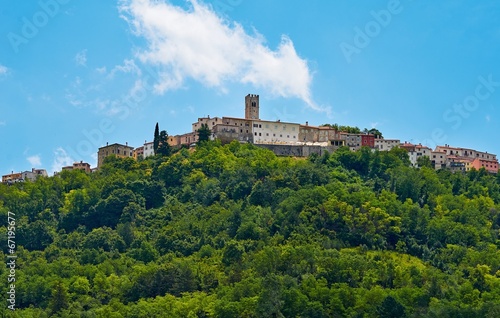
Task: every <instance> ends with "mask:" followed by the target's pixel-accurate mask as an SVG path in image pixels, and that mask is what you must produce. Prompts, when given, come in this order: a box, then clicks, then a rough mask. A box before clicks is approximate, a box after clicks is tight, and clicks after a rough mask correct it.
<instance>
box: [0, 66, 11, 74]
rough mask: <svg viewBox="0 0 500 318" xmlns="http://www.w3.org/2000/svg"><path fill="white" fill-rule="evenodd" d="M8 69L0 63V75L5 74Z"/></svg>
mask: <svg viewBox="0 0 500 318" xmlns="http://www.w3.org/2000/svg"><path fill="white" fill-rule="evenodd" d="M8 71H9V69H8V68H7V67H6V66H3V65H2V64H0V75H4V74H7V72H8Z"/></svg>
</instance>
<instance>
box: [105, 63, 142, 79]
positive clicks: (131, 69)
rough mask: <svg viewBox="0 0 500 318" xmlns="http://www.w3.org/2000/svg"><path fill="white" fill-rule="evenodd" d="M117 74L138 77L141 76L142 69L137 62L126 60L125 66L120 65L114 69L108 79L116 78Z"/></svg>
mask: <svg viewBox="0 0 500 318" xmlns="http://www.w3.org/2000/svg"><path fill="white" fill-rule="evenodd" d="M117 73H124V74H129V73H132V74H135V75H137V76H141V74H142V72H141V69H140V68H139V67H138V66H137V65H136V64H135V61H134V60H132V59H126V60H124V61H123V64H119V65H116V66H115V67H113V69H112V70H111V71H110V72H109V74H108V78H109V79H112V78H114V77H115V75H116V74H117Z"/></svg>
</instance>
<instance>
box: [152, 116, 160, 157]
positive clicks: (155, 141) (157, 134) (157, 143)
mask: <svg viewBox="0 0 500 318" xmlns="http://www.w3.org/2000/svg"><path fill="white" fill-rule="evenodd" d="M159 146H160V127H158V123H156V127H155V137H154V139H153V150H154V152H155V155H156V153H157V152H158V147H159Z"/></svg>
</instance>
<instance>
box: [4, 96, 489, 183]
mask: <svg viewBox="0 0 500 318" xmlns="http://www.w3.org/2000/svg"><path fill="white" fill-rule="evenodd" d="M259 114H260V103H259V95H255V94H248V95H247V96H245V117H244V118H235V117H212V118H211V117H210V116H207V117H201V118H198V120H197V121H196V122H195V123H193V124H192V127H191V131H190V132H188V133H185V134H182V135H175V136H168V138H167V142H168V144H169V145H170V146H171V147H182V146H187V147H192V146H194V145H195V144H196V143H197V142H198V139H199V136H198V131H199V129H200V128H202V127H203V126H204V125H206V127H208V129H209V130H210V138H211V139H212V140H215V139H218V140H220V141H221V142H222V143H229V142H231V141H233V140H237V141H239V142H240V143H252V144H254V145H256V146H259V147H263V148H267V149H269V150H271V151H273V152H274V153H275V154H276V155H278V156H295V157H307V156H309V155H311V154H317V155H322V154H323V153H325V152H326V151H328V152H330V153H331V152H334V151H336V150H337V149H338V148H340V147H349V149H350V150H351V151H357V150H359V149H361V147H369V148H371V149H372V150H373V151H390V150H391V149H392V148H394V147H400V148H402V149H405V150H407V151H408V156H409V159H410V162H411V165H412V166H413V167H419V160H421V159H420V158H424V157H427V158H428V159H429V161H430V164H431V166H432V167H433V168H434V169H436V170H439V169H449V170H451V171H453V172H456V171H463V172H465V171H470V170H471V169H476V170H479V169H481V168H484V169H485V170H486V171H488V172H490V173H498V159H497V156H496V155H495V154H492V153H488V152H487V151H486V152H483V151H478V150H475V149H469V148H462V147H452V146H450V145H448V144H445V145H442V146H437V147H436V148H435V149H431V148H429V147H427V146H425V145H422V144H412V143H409V142H406V141H405V142H401V141H400V140H399V139H386V138H383V137H382V136H381V135H377V134H373V133H370V132H355V133H353V132H346V131H342V130H340V129H339V127H338V126H337V125H333V126H332V125H323V126H312V125H309V123H308V122H307V121H306V122H305V123H304V124H300V123H291V122H282V121H280V120H277V121H270V120H264V119H260V115H259ZM154 154H155V152H154V143H153V142H152V141H151V142H148V141H145V143H144V144H143V145H141V146H139V147H136V148H134V147H132V146H130V145H128V143H125V144H120V143H113V144H109V143H107V144H106V145H105V146H103V147H101V148H99V149H98V152H97V155H98V156H97V167H96V168H93V169H92V168H91V166H90V164H89V163H86V162H83V161H80V162H76V163H74V164H73V165H72V166H67V167H63V168H62V170H63V171H64V170H74V169H77V170H84V171H86V172H89V173H90V172H94V171H96V170H98V169H99V167H100V166H101V165H102V164H103V162H104V159H105V158H106V157H108V156H112V155H113V156H116V157H121V158H126V157H131V158H134V159H136V160H139V159H140V158H147V157H150V156H153V155H154ZM55 174H57V172H56V173H55ZM40 176H44V177H46V176H47V172H46V170H44V169H32V171H24V172H18V173H14V172H12V173H10V174H7V175H3V176H2V182H3V183H13V182H20V181H26V180H31V181H33V180H36V178H37V177H40Z"/></svg>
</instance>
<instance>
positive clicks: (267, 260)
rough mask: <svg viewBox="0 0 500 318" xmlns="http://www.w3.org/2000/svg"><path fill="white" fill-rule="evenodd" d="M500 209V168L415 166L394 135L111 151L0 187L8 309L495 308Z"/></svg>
mask: <svg viewBox="0 0 500 318" xmlns="http://www.w3.org/2000/svg"><path fill="white" fill-rule="evenodd" d="M499 206H500V179H499V177H497V176H496V175H491V174H488V173H487V172H486V171H484V170H480V171H475V170H473V171H471V172H468V173H467V174H462V173H450V172H449V171H446V170H440V171H434V170H432V169H431V168H428V167H422V168H420V169H415V168H411V167H409V160H408V155H407V153H406V152H405V151H404V150H401V149H398V148H395V149H393V150H391V151H389V152H378V151H376V152H372V151H371V150H370V149H361V150H360V151H358V152H351V151H349V150H348V149H347V148H345V149H344V148H341V149H339V150H338V151H337V152H335V153H332V154H325V155H324V156H312V157H310V158H308V159H296V158H283V157H276V156H275V155H274V154H273V153H272V152H270V151H268V150H264V149H261V148H257V147H256V146H253V145H251V144H239V143H237V142H233V143H231V144H228V145H224V146H222V145H220V144H218V143H217V142H203V143H201V144H200V145H198V146H197V148H196V151H190V150H188V149H181V150H179V151H177V152H176V153H173V154H171V155H169V156H160V155H159V156H154V157H151V158H147V159H146V160H142V161H138V162H137V161H134V160H133V159H130V158H127V159H118V158H115V157H109V158H107V159H106V160H105V163H104V166H103V167H102V169H101V170H100V171H99V172H97V173H95V174H85V173H83V172H81V171H63V172H62V173H61V174H60V175H59V176H58V177H51V178H40V179H38V180H37V181H36V182H33V183H31V182H26V183H19V184H14V185H12V186H6V185H0V215H1V218H3V219H4V220H7V212H8V211H12V212H14V213H15V214H16V222H17V224H16V227H17V233H16V243H17V245H18V246H17V256H18V258H17V268H16V282H15V283H16V301H17V304H16V305H17V308H18V309H17V310H16V311H15V312H14V313H12V312H10V311H9V310H7V309H6V307H7V303H6V304H5V305H4V306H2V311H3V312H2V315H3V316H8V315H11V316H13V317H436V318H437V317H440V318H441V317H449V318H452V317H453V318H455V317H464V318H465V317H467V318H469V317H491V318H493V317H500V253H499V251H498V248H499V243H500V241H499V237H498V234H499V228H500V213H499V211H500V210H499ZM3 224H5V222H4V223H3ZM1 231H2V232H3V233H7V228H6V226H3V227H2V228H1ZM0 241H1V244H2V246H4V249H3V256H4V259H5V258H6V253H7V250H6V248H7V236H6V235H3V236H2V237H0ZM7 275H8V268H6V267H2V269H1V270H0V280H2V281H4V282H7ZM1 287H2V288H1V291H2V293H3V295H7V294H6V293H7V291H8V289H7V283H4V284H1Z"/></svg>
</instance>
